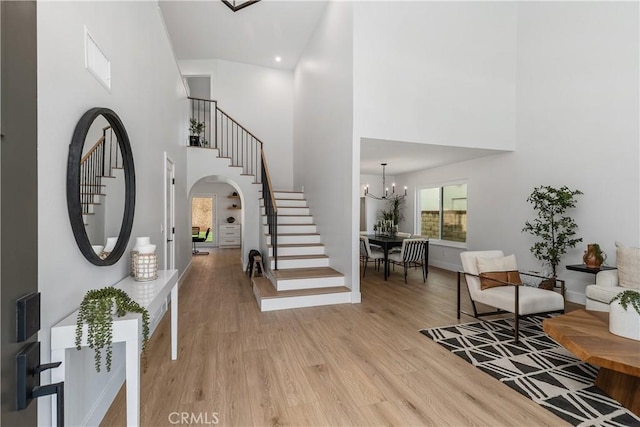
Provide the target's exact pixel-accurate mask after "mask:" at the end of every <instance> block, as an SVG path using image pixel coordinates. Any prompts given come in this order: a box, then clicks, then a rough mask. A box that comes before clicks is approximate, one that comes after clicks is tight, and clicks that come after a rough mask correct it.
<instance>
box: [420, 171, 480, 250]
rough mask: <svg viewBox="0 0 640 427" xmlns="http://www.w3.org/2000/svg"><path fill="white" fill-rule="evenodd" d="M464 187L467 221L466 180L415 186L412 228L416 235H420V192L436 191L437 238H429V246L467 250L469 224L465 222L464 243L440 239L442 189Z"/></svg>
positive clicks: (442, 217) (442, 220) (442, 215)
mask: <svg viewBox="0 0 640 427" xmlns="http://www.w3.org/2000/svg"><path fill="white" fill-rule="evenodd" d="M462 184H464V185H466V187H467V191H466V195H467V197H466V200H467V210H466V212H467V219H468V214H469V209H468V200H469V181H468V180H467V179H460V180H453V181H445V182H440V183H432V184H425V185H421V186H417V187H416V204H415V208H414V210H415V225H414V228H415V230H416V233H418V234H422V190H432V189H438V193H439V194H438V197H439V200H438V209H439V218H438V236H437V237H432V236H429V242H430V243H431V244H435V245H439V246H449V247H453V248H460V249H467V243H468V235H469V223H468V221H467V224H466V225H467V235H466V236H465V241H464V242H457V241H453V240H446V239H443V238H442V228H443V222H444V209H443V204H444V197H443V196H444V188H445V187H449V186H454V185H462Z"/></svg>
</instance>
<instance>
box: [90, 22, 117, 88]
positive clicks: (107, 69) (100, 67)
mask: <svg viewBox="0 0 640 427" xmlns="http://www.w3.org/2000/svg"><path fill="white" fill-rule="evenodd" d="M84 66H85V67H86V69H87V70H89V72H90V73H91V74H93V76H94V77H95V78H96V79H98V81H99V82H100V83H102V85H103V86H104V87H105V88H106V89H107V90H108V91H109V92H111V62H110V61H109V58H107V57H106V55H105V54H104V53H103V52H102V49H100V46H98V44H97V43H96V41H95V40H94V38H93V37H92V36H91V34H90V33H89V30H88V29H87V27H84Z"/></svg>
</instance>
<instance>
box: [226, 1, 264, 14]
mask: <svg viewBox="0 0 640 427" xmlns="http://www.w3.org/2000/svg"><path fill="white" fill-rule="evenodd" d="M259 1H260V0H244V1H243V0H239V1H236V0H231V1H229V0H222V3H224V4H226V5H227V6H228V7H229V9H231V10H233V11H234V12H237V11H239V10H240V9H244V8H245V7H247V6H251V5H252V4H254V3H258V2H259Z"/></svg>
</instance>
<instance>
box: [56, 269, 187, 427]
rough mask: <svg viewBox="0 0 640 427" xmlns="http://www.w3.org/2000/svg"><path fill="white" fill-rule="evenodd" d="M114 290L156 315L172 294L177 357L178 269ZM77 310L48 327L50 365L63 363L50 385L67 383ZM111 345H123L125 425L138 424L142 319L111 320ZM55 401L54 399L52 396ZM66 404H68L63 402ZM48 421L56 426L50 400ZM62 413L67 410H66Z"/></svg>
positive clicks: (122, 283) (125, 282)
mask: <svg viewBox="0 0 640 427" xmlns="http://www.w3.org/2000/svg"><path fill="white" fill-rule="evenodd" d="M114 287H115V288H119V289H122V290H123V291H125V292H126V293H127V294H128V295H129V296H130V297H131V298H132V299H133V300H134V301H136V302H137V303H138V304H140V305H141V306H142V307H144V308H146V309H147V311H148V312H149V315H153V314H154V313H156V312H157V311H158V310H159V309H160V307H162V304H163V303H164V302H165V301H166V299H167V296H168V295H169V294H171V360H176V359H177V358H178V270H162V271H158V278H157V279H156V280H154V281H150V282H136V281H135V280H134V279H133V277H127V278H125V279H123V280H122V281H120V282H118V283H117V284H116V285H115V286H114ZM77 318H78V310H76V311H74V312H73V313H71V314H70V315H69V316H67V317H66V318H64V319H63V320H62V321H60V322H59V323H57V324H56V325H54V326H53V327H52V328H51V362H62V364H61V365H60V366H59V367H58V368H56V369H53V370H52V371H51V382H52V383H56V382H59V381H66V378H65V374H66V365H67V350H69V349H75V347H76V342H75V341H76V321H77ZM113 342H114V343H115V342H124V343H125V347H126V350H125V353H126V360H125V369H126V393H127V426H139V425H140V351H141V348H142V316H141V315H140V314H134V313H129V314H127V315H125V316H123V317H115V318H114V319H113ZM86 345H87V325H84V329H83V338H82V346H86ZM53 399H55V397H53ZM65 403H67V402H65ZM51 412H52V413H51V420H52V423H54V425H55V420H56V405H55V401H53V400H52V404H51ZM65 413H67V410H66V408H65Z"/></svg>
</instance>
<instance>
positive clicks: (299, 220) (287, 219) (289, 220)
mask: <svg viewBox="0 0 640 427" xmlns="http://www.w3.org/2000/svg"><path fill="white" fill-rule="evenodd" d="M262 224H263V225H267V217H266V215H262ZM280 224H313V217H312V216H282V215H278V225H280Z"/></svg>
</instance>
